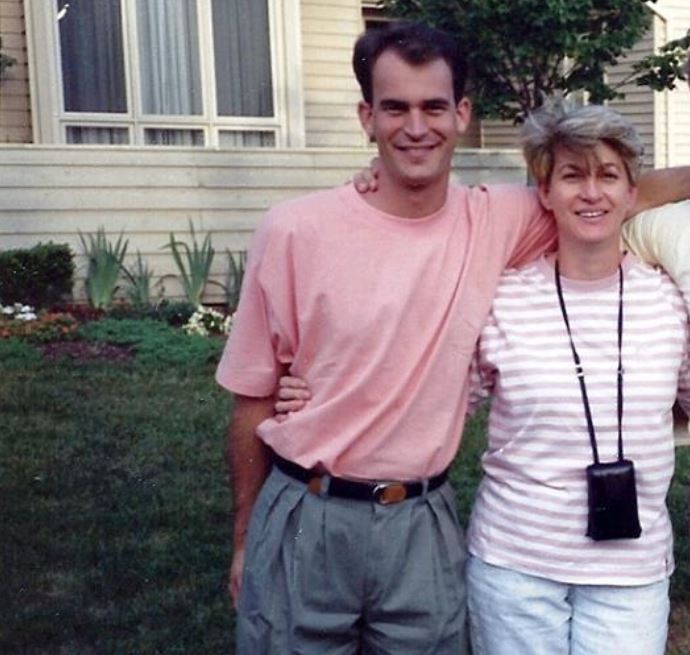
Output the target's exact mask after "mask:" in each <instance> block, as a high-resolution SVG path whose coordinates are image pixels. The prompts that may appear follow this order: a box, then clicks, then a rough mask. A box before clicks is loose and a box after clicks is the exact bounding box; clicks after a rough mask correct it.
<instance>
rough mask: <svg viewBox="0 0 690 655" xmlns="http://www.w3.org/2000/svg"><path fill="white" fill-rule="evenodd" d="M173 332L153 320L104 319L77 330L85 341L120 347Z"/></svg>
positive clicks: (78, 334) (163, 324)
mask: <svg viewBox="0 0 690 655" xmlns="http://www.w3.org/2000/svg"><path fill="white" fill-rule="evenodd" d="M171 332H175V330H174V329H173V328H171V327H170V326H168V325H166V324H165V323H161V322H160V321H154V320H153V319H146V318H145V319H129V318H124V319H116V318H104V319H101V320H100V321H91V322H90V323H86V324H84V325H82V326H81V327H80V328H79V329H78V330H77V336H78V337H79V338H80V339H84V340H85V341H102V342H104V343H114V344H117V345H122V346H129V345H137V344H139V343H141V342H142V341H145V340H146V339H151V338H152V337H153V336H155V335H160V334H169V333H171Z"/></svg>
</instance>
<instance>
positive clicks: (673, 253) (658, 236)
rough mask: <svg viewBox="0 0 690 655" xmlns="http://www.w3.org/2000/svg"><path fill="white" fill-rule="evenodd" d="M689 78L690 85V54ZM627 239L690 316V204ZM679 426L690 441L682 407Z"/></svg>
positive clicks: (633, 225) (639, 226)
mask: <svg viewBox="0 0 690 655" xmlns="http://www.w3.org/2000/svg"><path fill="white" fill-rule="evenodd" d="M685 76H686V79H687V80H688V84H689V85H690V53H688V56H687V58H686V61H685ZM623 238H624V240H625V243H626V244H627V246H628V247H629V248H630V250H632V251H633V252H634V253H635V254H637V255H638V256H639V257H641V258H642V259H644V260H645V261H647V262H649V263H650V264H654V265H657V266H661V267H662V268H663V269H664V270H665V271H666V272H667V273H668V274H669V275H670V276H671V277H672V278H673V280H674V281H675V283H676V284H677V285H678V287H679V288H680V291H681V293H682V294H683V298H684V299H685V304H686V305H687V307H688V312H689V313H690V200H685V201H683V202H678V203H674V204H669V205H664V206H662V207H657V208H654V209H649V210H647V211H644V212H642V213H640V214H638V215H637V216H636V217H635V220H634V221H628V223H626V225H625V226H624V227H623ZM676 426H677V432H678V433H679V434H684V436H685V438H686V439H687V438H689V437H690V424H689V423H688V417H687V416H685V414H683V412H682V410H681V409H680V408H679V407H676ZM689 511H690V510H689Z"/></svg>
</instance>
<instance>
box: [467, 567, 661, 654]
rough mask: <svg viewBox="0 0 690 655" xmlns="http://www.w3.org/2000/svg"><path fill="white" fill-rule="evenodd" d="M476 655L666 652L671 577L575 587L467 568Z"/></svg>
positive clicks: (498, 569)
mask: <svg viewBox="0 0 690 655" xmlns="http://www.w3.org/2000/svg"><path fill="white" fill-rule="evenodd" d="M467 592H468V599H467V601H468V610H469V618H470V639H471V642H472V652H473V653H474V655H517V654H520V655H610V653H625V655H664V652H665V650H666V635H667V631H668V615H669V609H670V605H669V599H668V579H665V580H662V581H660V582H655V583H653V584H649V585H643V586H638V587H613V586H605V585H572V584H563V583H560V582H555V581H553V580H549V579H547V578H538V577H535V576H531V575H526V574H524V573H519V572H518V571H513V570H511V569H505V568H501V567H498V566H492V565H491V564H487V563H486V562H484V561H483V560H481V559H479V558H478V557H472V556H470V558H469V561H468V565H467Z"/></svg>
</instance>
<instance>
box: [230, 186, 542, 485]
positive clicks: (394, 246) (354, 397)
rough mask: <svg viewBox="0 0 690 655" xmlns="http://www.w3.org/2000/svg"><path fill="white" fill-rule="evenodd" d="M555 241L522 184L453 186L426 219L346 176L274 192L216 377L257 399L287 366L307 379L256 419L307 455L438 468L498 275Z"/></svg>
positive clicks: (370, 466)
mask: <svg viewBox="0 0 690 655" xmlns="http://www.w3.org/2000/svg"><path fill="white" fill-rule="evenodd" d="M554 238H555V228H554V225H553V222H552V220H551V218H550V217H549V216H547V215H545V214H543V212H542V210H541V208H540V206H539V204H538V202H537V199H536V195H535V194H534V193H532V192H531V191H529V190H527V189H525V188H522V187H517V186H494V187H488V188H483V187H482V188H472V189H470V188H467V187H459V186H453V187H451V188H450V189H449V193H448V198H447V201H446V203H445V205H444V206H443V207H442V208H441V209H440V210H439V211H438V212H436V213H435V214H433V215H431V216H428V217H425V218H421V219H407V218H399V217H395V216H391V215H388V214H385V213H383V212H380V211H378V210H376V209H374V208H372V207H371V206H370V205H369V204H368V203H366V202H365V201H364V200H363V199H362V198H361V197H360V196H359V195H358V194H357V192H356V191H355V190H354V189H353V188H352V187H350V186H346V187H340V188H337V189H333V190H329V191H324V192H320V193H316V194H313V195H309V196H306V197H302V198H298V199H296V200H292V201H289V202H286V203H283V204H280V205H278V206H276V207H275V208H273V209H272V210H271V211H270V212H269V214H268V216H267V217H266V220H265V221H264V222H263V224H262V225H261V227H260V228H259V229H258V230H257V233H256V234H255V237H254V242H253V245H252V249H251V254H250V263H249V266H248V270H247V273H246V277H245V283H244V287H243V291H242V300H241V302H240V307H239V309H238V312H237V315H236V317H235V321H234V326H233V330H232V334H231V336H230V338H229V340H228V343H227V346H226V349H225V352H224V354H223V357H222V360H221V362H220V364H219V366H218V370H217V373H216V379H217V380H218V382H219V383H220V384H221V385H222V386H224V387H226V388H227V389H229V390H231V391H233V392H235V393H238V394H242V395H246V396H253V397H261V396H269V395H271V394H272V393H273V391H274V389H275V386H276V384H277V380H278V377H279V375H280V374H281V371H282V370H283V368H284V367H289V368H290V370H291V371H292V373H293V374H295V375H299V376H301V377H303V378H305V379H306V380H307V382H308V383H309V387H310V389H311V392H312V399H311V400H310V401H309V403H308V404H307V406H306V408H305V409H304V410H302V411H301V412H298V413H295V414H293V415H291V416H290V417H289V418H288V419H287V420H286V421H285V422H283V423H278V422H276V421H274V420H273V419H269V420H266V421H264V422H263V423H262V424H261V425H260V426H259V428H258V431H257V432H258V434H259V436H260V437H261V439H263V440H264V441H265V442H266V443H267V444H268V445H269V446H270V447H271V448H273V449H274V450H275V451H276V452H277V453H278V454H280V455H281V456H282V457H284V458H286V459H289V460H292V461H294V462H297V463H299V464H301V465H302V466H304V467H307V468H310V467H313V466H317V465H320V466H323V467H324V468H325V469H326V470H327V471H329V472H330V473H331V474H333V475H338V476H344V477H350V478H364V479H416V478H423V477H427V476H430V475H433V474H435V473H438V472H440V471H442V470H443V469H444V468H446V467H447V466H448V465H449V463H450V462H451V460H452V458H453V457H454V455H455V453H456V451H457V448H458V445H459V442H460V436H461V433H462V428H463V423H464V416H465V411H466V409H467V400H468V385H467V374H468V367H469V363H470V361H471V358H472V354H473V351H474V346H475V342H476V340H477V337H478V335H479V332H480V330H481V328H482V325H483V324H484V320H485V319H486V317H487V315H488V313H489V310H490V307H491V301H492V299H493V296H494V291H495V289H496V286H497V284H498V280H499V277H500V274H501V272H502V271H503V269H504V268H505V267H506V264H508V262H509V261H510V262H511V263H513V264H517V263H519V262H520V261H526V260H528V259H530V258H534V257H536V256H537V255H538V254H539V253H541V252H543V251H544V249H545V248H546V247H547V246H549V245H552V243H553V240H554ZM519 242H520V246H519V248H518V243H519ZM518 249H519V252H518ZM511 257H512V258H511Z"/></svg>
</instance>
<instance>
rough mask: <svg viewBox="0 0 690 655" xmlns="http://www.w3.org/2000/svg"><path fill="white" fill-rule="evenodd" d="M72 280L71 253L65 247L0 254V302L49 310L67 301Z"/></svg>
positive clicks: (43, 246) (47, 245)
mask: <svg viewBox="0 0 690 655" xmlns="http://www.w3.org/2000/svg"><path fill="white" fill-rule="evenodd" d="M73 280H74V261H73V259H72V252H71V251H70V248H69V246H68V245H66V244H55V243H45V244H41V243H39V244H38V245H36V246H34V247H33V248H21V249H17V250H6V251H4V252H0V300H1V301H2V303H3V304H5V305H10V304H12V303H15V302H20V303H25V304H28V305H32V306H34V307H37V308H39V307H50V306H51V305H55V304H57V303H60V302H62V301H64V300H65V299H66V298H69V297H70V295H71V293H72V284H73Z"/></svg>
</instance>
